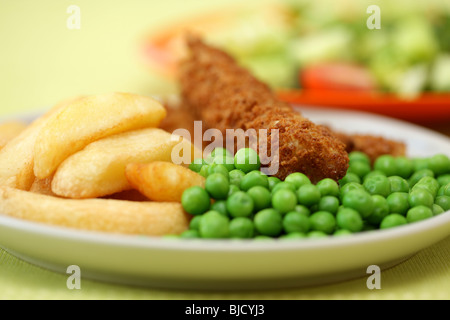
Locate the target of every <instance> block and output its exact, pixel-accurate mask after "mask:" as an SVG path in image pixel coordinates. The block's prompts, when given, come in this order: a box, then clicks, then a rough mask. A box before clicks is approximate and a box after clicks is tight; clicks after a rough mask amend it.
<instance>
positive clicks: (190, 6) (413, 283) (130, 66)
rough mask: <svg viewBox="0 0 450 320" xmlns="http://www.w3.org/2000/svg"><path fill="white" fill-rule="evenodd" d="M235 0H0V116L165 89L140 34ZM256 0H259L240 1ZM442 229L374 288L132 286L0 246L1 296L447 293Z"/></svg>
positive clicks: (449, 253)
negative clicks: (73, 277) (72, 17)
mask: <svg viewBox="0 0 450 320" xmlns="http://www.w3.org/2000/svg"><path fill="white" fill-rule="evenodd" d="M239 2H242V1H237V0H220V1H216V0H213V1H207V0H164V1H160V0H150V1H149V0H133V1H101V0H95V1H93V0H89V1H88V0H70V1H68V0H58V1H56V0H55V1H50V0H40V1H30V0H0V39H1V49H0V88H1V89H0V90H1V91H0V92H1V95H0V116H10V115H13V114H23V113H27V112H30V111H34V110H41V109H43V108H47V107H49V106H51V105H53V104H55V103H56V102H57V101H59V100H62V99H64V98H67V97H70V96H76V95H80V94H97V93H104V92H110V91H128V92H134V93H138V94H159V93H166V92H172V91H173V90H175V89H176V88H174V87H173V85H171V84H170V83H168V82H167V81H165V80H164V79H162V78H161V77H159V76H158V75H157V74H155V73H153V72H152V71H151V70H149V69H148V68H147V67H146V66H145V64H144V62H143V60H142V51H141V49H142V43H143V41H144V40H145V38H146V37H147V36H148V35H149V34H150V33H152V32H157V31H159V30H161V29H164V27H165V26H167V25H170V23H172V22H174V21H177V20H179V19H181V18H183V17H185V16H186V15H191V14H201V13H202V12H208V11H209V10H212V9H214V10H220V8H225V7H226V6H228V5H230V4H236V3H239ZM246 2H247V3H249V2H254V3H255V4H261V2H262V1H260V0H251V1H249V0H247V1H246ZM69 5H77V6H79V7H80V9H81V29H80V30H69V29H68V28H67V27H66V21H67V18H68V17H69V14H68V13H67V12H66V10H67V8H68V7H69ZM449 257H450V238H447V239H446V240H444V241H441V242H440V243H437V244H435V245H433V246H431V247H429V248H427V249H426V250H423V251H421V252H420V253H418V254H417V255H415V256H413V257H412V258H411V259H409V260H408V261H406V262H404V263H402V264H400V265H397V266H395V267H393V268H391V269H389V270H385V271H382V274H381V281H382V282H381V287H382V289H381V290H369V289H368V288H367V287H366V280H367V278H360V279H355V280H352V281H347V282H342V283H337V284H331V285H326V286H319V287H310V288H300V289H289V290H274V291H259V292H239V293H237V292H235V293H218V292H216V293H208V292H186V291H172V290H171V291H169V290H167V291H166V290H155V289H151V288H148V289H147V288H134V287H127V286H119V285H113V284H107V283H99V282H95V281H90V280H86V279H83V280H82V284H81V285H82V288H81V290H73V291H71V290H68V289H67V287H66V280H67V275H62V274H57V273H54V272H51V271H48V270H44V269H41V268H39V267H36V266H34V265H31V264H29V263H26V262H23V261H21V260H19V259H17V258H15V257H14V256H12V255H10V254H8V253H6V252H5V251H4V250H1V249H0V298H1V299H165V300H166V299H449V298H450V289H449V288H450V271H449V270H450V259H449Z"/></svg>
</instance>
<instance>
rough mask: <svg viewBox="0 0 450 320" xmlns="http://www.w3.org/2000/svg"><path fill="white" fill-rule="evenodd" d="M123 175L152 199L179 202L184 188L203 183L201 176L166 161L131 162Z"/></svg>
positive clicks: (202, 184) (134, 186)
mask: <svg viewBox="0 0 450 320" xmlns="http://www.w3.org/2000/svg"><path fill="white" fill-rule="evenodd" d="M125 175H126V177H127V179H128V182H129V183H130V185H131V186H132V187H133V188H135V189H137V190H138V191H139V192H140V193H142V194H143V195H145V196H146V197H147V198H149V199H150V200H153V201H162V202H164V201H169V202H181V196H182V195H183V192H184V190H186V189H187V188H189V187H193V186H201V187H203V186H204V185H205V178H204V177H203V176H201V175H199V174H198V173H196V172H194V171H192V170H190V169H188V168H185V167H182V166H180V165H175V164H173V163H168V162H160V161H156V162H151V163H132V164H129V165H128V166H127V167H126V171H125Z"/></svg>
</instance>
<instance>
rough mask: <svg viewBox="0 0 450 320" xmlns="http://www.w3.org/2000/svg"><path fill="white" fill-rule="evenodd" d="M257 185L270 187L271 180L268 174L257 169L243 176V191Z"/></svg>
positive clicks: (241, 185) (241, 186)
mask: <svg viewBox="0 0 450 320" xmlns="http://www.w3.org/2000/svg"><path fill="white" fill-rule="evenodd" d="M255 186H262V187H264V188H267V189H268V188H269V180H268V178H267V176H266V175H264V174H263V173H261V172H260V171H256V170H255V171H251V172H249V173H247V174H246V175H245V176H244V177H243V178H242V180H241V184H240V188H241V190H243V191H247V190H249V189H250V188H252V187H255Z"/></svg>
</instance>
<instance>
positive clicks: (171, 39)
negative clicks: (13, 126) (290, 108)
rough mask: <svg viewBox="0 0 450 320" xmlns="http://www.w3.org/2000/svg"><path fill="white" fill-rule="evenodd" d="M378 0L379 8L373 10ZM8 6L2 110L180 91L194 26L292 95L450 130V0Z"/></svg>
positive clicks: (46, 1) (0, 4)
mask: <svg viewBox="0 0 450 320" xmlns="http://www.w3.org/2000/svg"><path fill="white" fill-rule="evenodd" d="M72 5H75V6H76V7H77V8H78V9H79V12H78V13H79V14H78V16H74V14H75V15H76V14H77V12H74V11H71V10H69V8H70V6H72ZM373 5H376V6H377V8H379V12H377V11H373V10H372V11H369V12H368V8H369V6H373ZM0 8H1V10H0V33H1V39H2V45H1V48H2V49H1V50H0V88H1V96H0V115H12V114H17V113H27V112H30V111H37V110H41V109H43V108H47V107H48V106H50V105H53V104H55V103H56V102H57V101H59V100H61V99H64V98H67V97H70V96H74V95H79V94H96V93H102V92H108V91H129V92H134V93H138V94H149V95H153V94H157V95H165V94H170V93H176V92H177V84H176V78H175V77H174V75H175V71H176V70H174V67H175V64H174V62H175V61H176V58H177V57H178V56H179V55H180V54H182V46H181V41H180V35H181V34H182V32H183V31H184V30H186V29H192V30H195V31H197V32H199V33H202V34H203V35H204V37H205V38H206V39H207V41H209V42H211V43H213V44H215V45H218V46H220V47H222V48H224V49H226V50H227V51H228V52H229V53H230V54H232V55H233V56H234V57H236V59H237V60H238V61H239V62H240V63H241V64H243V65H244V66H246V67H247V68H249V69H251V70H252V71H253V72H254V73H255V75H256V76H258V77H259V78H260V79H261V80H263V81H265V82H267V83H268V84H270V85H271V86H272V87H273V88H274V90H276V91H277V92H278V93H279V96H280V98H281V99H283V100H285V101H288V102H291V103H294V104H302V105H310V106H311V105H312V106H316V107H333V108H344V109H352V110H361V111H368V112H376V113H379V114H384V115H388V116H392V117H396V118H399V119H402V120H406V121H410V122H414V123H417V124H420V125H423V126H427V127H429V128H432V129H434V130H436V131H440V132H442V133H445V134H448V135H450V1H448V0H418V1H407V0H396V1H392V0H320V1H312V0H247V1H245V4H244V3H243V1H239V0H214V1H206V0H165V1H156V0H150V1H148V0H147V1H145V0H129V1H124V0H114V1H106V0H96V1H89V0H75V1H68V0H40V1H29V0H0ZM76 19H78V21H79V29H78V28H76V27H75V28H73V22H74V21H76ZM377 23H378V24H379V27H380V28H379V29H377V28H376V24H377ZM368 24H369V25H372V26H375V29H371V28H369V27H368Z"/></svg>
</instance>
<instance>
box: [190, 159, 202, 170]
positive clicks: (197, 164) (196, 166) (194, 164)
mask: <svg viewBox="0 0 450 320" xmlns="http://www.w3.org/2000/svg"><path fill="white" fill-rule="evenodd" d="M205 164H206V161H205V160H203V159H202V158H197V159H194V161H192V163H191V164H190V165H189V169H191V170H192V171H194V172H197V173H198V172H200V170H201V168H202V167H203V165H205Z"/></svg>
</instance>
